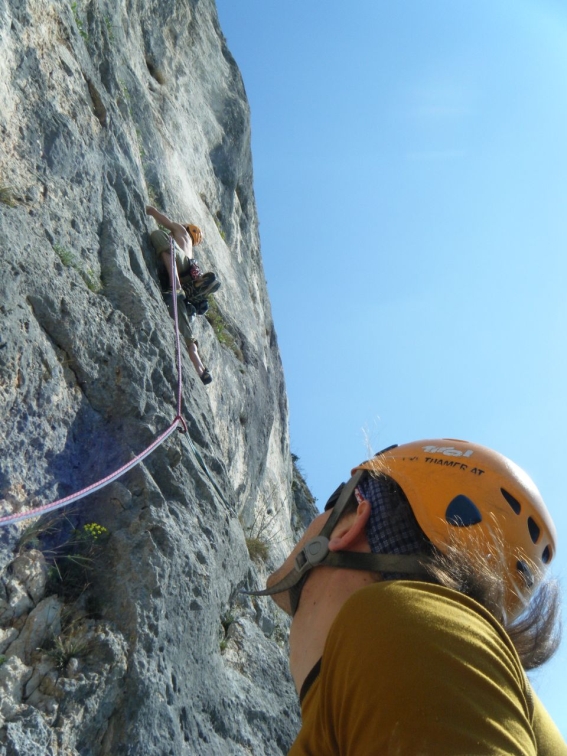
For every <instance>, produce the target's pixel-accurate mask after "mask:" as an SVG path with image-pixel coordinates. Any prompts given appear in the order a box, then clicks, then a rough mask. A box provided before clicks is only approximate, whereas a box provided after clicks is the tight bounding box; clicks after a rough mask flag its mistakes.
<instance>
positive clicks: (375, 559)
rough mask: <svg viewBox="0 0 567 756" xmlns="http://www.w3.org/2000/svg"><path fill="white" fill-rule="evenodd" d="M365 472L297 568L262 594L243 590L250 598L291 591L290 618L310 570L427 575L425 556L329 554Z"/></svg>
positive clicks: (345, 494) (353, 482) (307, 546)
mask: <svg viewBox="0 0 567 756" xmlns="http://www.w3.org/2000/svg"><path fill="white" fill-rule="evenodd" d="M367 474H368V473H367V471H366V470H358V471H357V472H356V473H355V474H354V475H353V476H352V478H351V479H350V480H349V481H348V483H346V484H345V485H344V486H343V487H342V490H341V492H340V495H339V497H338V500H337V503H336V504H335V506H334V507H333V509H332V510H331V516H330V517H329V519H328V520H327V522H326V523H325V524H324V525H323V527H322V529H321V531H320V533H319V535H317V536H315V537H314V538H311V539H310V540H309V541H307V543H306V544H305V546H304V547H303V548H302V549H301V551H300V552H299V553H298V554H297V556H296V557H295V565H294V567H292V569H291V570H290V571H289V572H288V573H287V575H286V576H285V577H283V578H282V579H281V580H280V581H279V582H277V583H276V584H275V585H272V586H271V587H270V588H266V589H265V590H263V591H243V593H247V594H248V595H249V596H273V595H274V594H275V593H283V592H284V591H289V600H290V606H291V616H292V617H293V615H294V614H295V612H296V611H297V607H298V606H299V599H300V597H301V591H302V589H303V586H304V585H305V581H306V579H307V577H308V574H309V571H310V570H312V569H313V568H314V567H321V566H324V567H338V568H341V569H346V570H364V571H369V572H401V573H408V574H413V575H415V574H417V575H427V574H428V573H427V570H426V569H425V567H424V557H420V556H418V555H408V554H368V553H362V552H358V551H329V536H330V535H331V533H332V532H333V530H334V528H335V526H336V524H337V523H338V521H339V520H340V518H341V516H342V514H343V512H344V510H345V509H346V507H347V505H348V504H349V502H350V499H351V496H353V494H354V489H355V488H356V487H357V486H358V484H359V483H360V480H361V478H362V477H363V476H364V475H367Z"/></svg>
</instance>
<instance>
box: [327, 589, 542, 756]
mask: <svg viewBox="0 0 567 756" xmlns="http://www.w3.org/2000/svg"><path fill="white" fill-rule="evenodd" d="M418 586H419V587H418ZM318 683H319V686H320V690H319V696H320V698H319V707H318V709H319V711H318V718H319V725H320V726H321V731H323V732H324V733H325V740H328V747H329V750H330V752H332V753H335V754H340V755H341V756H379V755H381V754H384V755H387V756H398V754H399V755H400V756H402V755H403V756H426V755H427V756H429V755H431V756H433V755H435V756H437V755H439V754H443V756H465V755H466V756H493V755H494V756H536V754H537V749H536V743H535V737H534V731H533V728H532V725H531V722H530V716H531V715H530V710H529V706H528V703H527V696H526V681H525V676H524V673H523V670H522V668H521V665H520V662H519V659H518V657H517V655H516V653H515V651H514V649H513V647H512V645H511V642H510V640H509V638H508V636H507V635H506V633H505V632H504V630H503V629H502V628H501V627H500V625H499V624H498V623H497V622H496V621H495V620H494V619H493V618H492V617H491V615H489V614H488V612H486V611H485V610H484V609H483V608H482V607H480V605H478V604H476V602H474V601H472V600H471V599H468V598H467V597H466V596H462V595H461V594H457V593H455V592H454V591H449V590H447V589H444V588H441V587H439V586H434V585H429V584H426V583H419V584H416V583H413V584H412V583H410V582H408V581H390V582H388V583H380V584H377V585H376V586H371V587H369V588H365V589H363V590H361V591H358V592H357V593H356V594H354V595H353V596H352V597H351V598H350V599H349V601H347V603H346V604H345V605H344V607H343V608H342V609H341V612H340V614H339V616H338V617H337V620H336V621H335V623H334V624H333V626H332V628H331V631H330V633H329V636H328V638H327V643H326V646H325V652H324V654H323V661H322V666H321V675H320V679H319V681H318Z"/></svg>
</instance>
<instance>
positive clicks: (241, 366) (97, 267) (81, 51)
mask: <svg viewBox="0 0 567 756" xmlns="http://www.w3.org/2000/svg"><path fill="white" fill-rule="evenodd" d="M0 130H1V139H2V146H1V148H0V260H1V263H2V275H1V277H0V315H1V320H0V515H3V514H7V513H10V512H18V511H20V510H21V509H24V508H26V507H30V506H31V507H33V506H37V505H39V504H42V503H46V502H49V501H52V500H55V499H57V498H59V497H62V496H65V495H67V494H69V493H71V492H73V491H75V490H78V489H80V488H83V487H84V486H86V485H88V484H90V483H92V482H94V481H95V480H97V479H99V478H101V477H103V476H105V475H107V474H108V473H110V472H112V471H113V470H115V469H117V468H118V467H120V466H121V465H122V464H124V463H125V462H127V461H128V460H129V459H131V458H132V456H133V455H136V454H137V453H139V452H140V451H142V450H143V449H144V448H145V447H146V446H148V444H149V443H151V441H152V440H153V439H154V438H155V437H156V436H157V435H158V434H159V433H161V432H162V431H164V430H165V429H166V428H167V427H168V425H169V424H170V423H171V422H172V420H173V418H174V417H175V413H176V407H175V387H176V369H175V355H174V330H173V322H172V320H171V318H170V317H169V315H168V312H167V308H166V306H165V304H164V301H163V297H162V292H161V288H162V287H161V285H160V280H159V270H158V266H157V263H156V259H155V256H154V253H153V250H152V247H151V245H150V243H149V232H151V230H153V229H154V228H155V224H154V222H153V221H152V220H151V219H149V218H148V217H147V216H146V215H145V212H144V208H145V205H146V204H147V203H151V204H154V205H156V206H157V207H159V208H161V209H162V210H164V211H165V212H166V213H167V214H168V215H170V216H171V217H173V218H174V219H176V220H180V221H181V220H187V221H190V222H192V223H196V224H197V225H199V226H200V227H201V229H202V231H203V236H204V242H203V244H202V245H201V246H200V247H199V248H198V258H199V261H200V263H201V264H202V267H204V268H205V269H206V270H214V271H215V272H216V273H217V275H218V276H219V278H220V279H221V281H222V288H221V289H220V291H219V292H218V293H217V294H216V295H215V301H216V307H214V308H212V310H211V311H209V313H208V318H209V319H207V318H205V317H199V318H198V319H197V322H196V325H195V330H196V335H197V338H198V339H199V347H200V350H201V353H202V355H203V358H204V362H205V364H206V365H207V366H208V367H209V368H210V370H211V372H212V373H213V376H214V381H213V383H212V384H211V385H210V386H208V387H205V386H203V385H202V383H201V382H200V380H199V379H198V377H197V374H196V373H195V371H194V369H193V367H192V365H191V363H190V361H189V358H188V353H187V350H186V347H185V345H183V346H182V359H183V381H184V382H183V414H184V417H185V419H186V421H187V424H188V430H189V432H188V434H185V435H183V434H181V433H177V432H175V434H174V435H172V436H171V437H170V438H169V439H167V441H166V442H165V443H164V445H163V446H161V447H160V448H158V449H157V450H156V451H154V452H153V454H152V455H151V456H149V457H148V458H147V459H146V460H145V461H144V463H143V464H141V465H140V466H138V467H137V468H135V469H134V470H133V471H131V472H130V473H127V474H126V475H125V476H124V477H122V478H121V479H120V480H119V481H117V482H115V483H113V484H112V485H111V486H109V487H107V488H105V489H103V490H102V491H100V492H98V493H96V494H93V495H91V496H90V497H89V498H87V499H85V500H83V501H82V502H80V503H78V504H76V505H72V506H71V507H70V508H69V510H62V511H61V512H59V513H55V514H53V515H52V516H45V517H43V518H41V519H40V520H36V521H31V524H30V522H29V521H28V522H27V523H25V522H24V523H21V524H19V525H12V526H10V527H9V528H3V529H2V530H1V531H0V567H1V569H2V573H1V580H0V654H1V656H0V754H7V755H12V754H15V755H16V754H21V755H23V754H33V755H34V756H41V755H42V754H46V755H47V754H50V755H51V754H61V755H62V754H65V755H66V756H70V755H71V754H73V755H75V754H81V756H83V755H85V756H86V755H89V756H90V755H91V754H92V756H95V755H98V754H112V755H113V756H119V755H120V754H129V755H132V756H139V755H144V756H146V755H148V756H154V755H155V756H158V755H159V756H161V755H162V754H171V755H172V756H184V755H186V754H215V755H218V754H250V753H253V754H281V753H285V752H286V751H287V749H288V748H289V745H290V744H291V742H292V740H293V737H294V734H295V732H296V730H297V727H298V708H297V702H296V696H295V693H294V690H293V686H292V683H291V680H290V678H289V673H288V670H287V656H286V652H285V642H286V640H285V639H286V632H285V629H286V628H285V619H284V617H283V615H281V613H279V612H277V610H275V609H274V608H273V607H272V606H270V603H271V602H269V600H267V599H258V600H256V599H250V598H247V597H244V596H243V595H242V594H241V593H240V589H241V588H243V587H256V586H257V585H259V584H261V583H262V581H263V579H264V578H265V574H266V571H267V570H268V569H269V568H270V567H271V566H273V565H274V564H276V563H277V562H278V561H279V560H280V559H281V557H282V555H283V554H284V553H285V551H286V550H287V549H288V548H289V546H290V545H291V543H292V542H293V541H294V540H295V538H296V537H297V533H298V531H299V530H301V528H302V527H303V526H304V524H305V523H306V522H308V521H309V519H310V518H311V517H312V516H313V514H314V512H315V509H314V505H313V502H312V500H311V498H310V497H309V495H308V494H307V495H306V494H305V492H304V491H303V485H302V483H301V482H300V479H299V478H298V477H297V473H296V472H294V467H293V464H292V459H291V454H290V450H289V439H288V431H287V402H286V393H285V385H284V379H283V373H282V367H281V362H280V357H279V353H278V347H277V340H276V336H275V331H274V325H273V321H272V316H271V312H270V304H269V301H268V297H267V292H266V284H265V279H264V274H263V269H262V261H261V256H260V246H259V238H258V221H257V217H256V209H255V203H254V195H253V186H252V163H251V156H250V120H249V112H248V105H247V101H246V95H245V91H244V86H243V83H242V80H241V77H240V74H239V72H238V69H237V67H236V65H235V63H234V60H233V59H232V57H231V55H230V53H229V51H228V50H227V47H226V44H225V41H224V38H223V35H222V32H221V30H220V28H219V24H218V19H217V14H216V9H215V6H214V2H213V0H159V2H158V0H118V2H110V1H109V0H77V2H73V3H69V2H65V0H0ZM295 494H298V498H297V501H296V500H295V499H294V495H295ZM250 554H252V555H253V556H254V559H252V558H251V556H250Z"/></svg>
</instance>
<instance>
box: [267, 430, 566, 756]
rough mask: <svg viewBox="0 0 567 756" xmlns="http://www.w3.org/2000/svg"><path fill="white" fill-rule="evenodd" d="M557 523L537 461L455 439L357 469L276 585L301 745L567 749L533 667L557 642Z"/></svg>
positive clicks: (407, 449)
mask: <svg viewBox="0 0 567 756" xmlns="http://www.w3.org/2000/svg"><path fill="white" fill-rule="evenodd" d="M555 552H556V534H555V527H554V525H553V522H552V520H551V517H550V515H549V512H548V511H547V509H546V507H545V504H544V503H543V500H542V498H541V496H540V494H539V492H538V490H537V488H536V487H535V484H534V483H533V481H532V480H531V478H529V477H528V475H527V474H526V473H525V472H524V471H523V470H521V469H520V468H519V467H518V466H517V465H515V464H514V463H513V462H511V461H510V460H509V459H507V458H506V457H504V456H502V455H501V454H498V453H497V452H494V451H491V450H490V449H487V448H486V447H483V446H480V445H478V444H471V443H467V442H464V441H455V440H453V439H450V440H449V439H433V440H426V441H418V442H413V443H409V444H403V445H402V446H395V447H389V448H387V449H384V450H383V451H382V452H380V453H379V454H377V455H376V456H375V457H373V458H372V459H370V460H368V461H366V462H363V463H362V464H361V465H359V466H358V467H356V468H355V469H354V470H353V471H352V477H351V478H350V480H349V481H348V482H347V483H346V484H343V485H342V486H340V487H339V488H338V489H337V490H336V491H335V492H334V494H333V495H332V496H331V497H330V499H329V501H328V502H327V505H326V507H325V512H323V513H322V514H320V515H319V516H318V517H316V518H315V519H314V520H313V522H312V523H311V525H309V527H308V528H307V530H306V532H305V534H304V535H303V538H302V539H301V540H300V541H299V543H298V544H297V546H296V547H295V549H294V550H293V551H292V552H291V554H290V555H289V556H288V558H287V559H286V561H285V562H284V564H283V565H282V567H280V568H279V569H278V570H277V571H276V572H275V573H273V574H272V575H271V576H270V577H269V578H268V586H269V587H268V588H267V589H266V590H265V591H254V592H253V594H254V595H271V596H272V597H273V598H274V600H275V602H276V603H277V604H278V605H279V606H280V607H281V608H282V609H283V610H284V611H286V612H287V613H288V614H289V615H291V617H292V622H291V629H290V639H289V647H290V668H291V673H292V676H293V678H294V680H295V684H296V687H297V690H298V692H299V695H300V702H301V709H302V721H303V725H302V728H301V731H300V732H299V735H298V736H297V739H296V741H295V743H294V745H293V747H292V748H291V751H290V752H289V753H290V756H292V755H293V756H307V754H317V756H337V755H338V754H340V755H341V756H361V754H364V755H365V756H367V755H369V754H404V756H418V754H423V755H424V756H425V755H427V756H433V755H434V754H443V756H464V754H473V753H474V754H479V755H480V754H486V756H488V754H493V756H497V754H498V756H505V755H506V756H511V755H512V754H517V755H518V756H520V754H521V755H522V756H528V755H529V756H567V745H566V744H565V742H564V740H563V738H562V737H561V734H560V732H559V730H558V729H557V727H556V726H555V724H554V723H553V721H552V719H551V717H550V716H549V714H548V713H547V712H546V710H545V709H544V707H543V704H542V703H541V702H540V701H539V699H538V698H537V696H536V695H535V693H534V692H533V690H532V687H531V684H530V682H529V680H528V678H527V676H526V674H525V670H529V669H534V668H535V667H537V666H539V665H540V664H543V662H545V661H546V660H547V659H549V657H550V656H551V654H552V653H553V652H554V650H555V649H556V647H557V643H558V634H557V633H558V626H557V612H558V593H557V588H556V586H555V585H554V583H553V582H545V581H544V580H543V577H544V575H545V571H546V568H547V566H548V565H549V563H550V562H551V561H552V559H553V558H554V556H555Z"/></svg>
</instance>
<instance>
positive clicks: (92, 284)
mask: <svg viewBox="0 0 567 756" xmlns="http://www.w3.org/2000/svg"><path fill="white" fill-rule="evenodd" d="M53 251H54V252H55V254H56V255H57V257H58V258H59V259H60V260H61V262H62V263H63V265H64V266H65V267H66V268H74V269H75V270H76V271H77V273H78V274H79V275H80V276H81V278H82V279H83V281H84V282H85V284H86V286H87V289H89V290H90V291H92V292H93V293H94V294H96V293H97V292H98V291H100V290H101V288H102V284H101V283H100V281H99V280H98V278H97V277H96V275H95V272H94V270H93V269H92V268H87V269H86V270H83V269H82V268H81V265H80V263H79V261H78V260H77V258H76V257H75V255H74V254H73V253H72V252H71V251H70V250H68V249H67V248H66V247H64V246H63V245H62V244H54V245H53Z"/></svg>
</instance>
